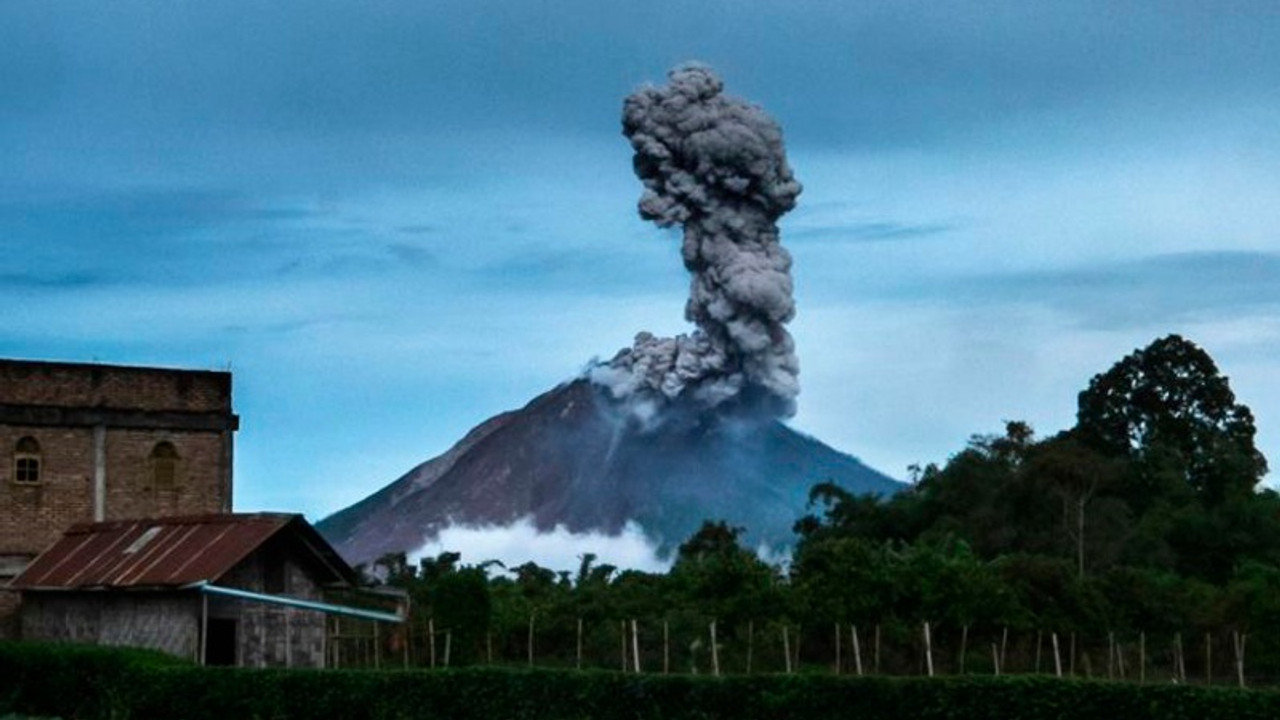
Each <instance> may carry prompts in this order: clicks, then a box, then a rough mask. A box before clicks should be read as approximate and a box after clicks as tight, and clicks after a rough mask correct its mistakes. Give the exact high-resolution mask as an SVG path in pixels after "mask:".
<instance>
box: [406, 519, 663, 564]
mask: <svg viewBox="0 0 1280 720" xmlns="http://www.w3.org/2000/svg"><path fill="white" fill-rule="evenodd" d="M446 551H449V552H457V553H461V555H462V561H463V562H465V563H466V564H468V565H478V564H480V563H482V562H485V561H486V560H498V561H501V562H502V564H503V565H505V566H506V567H508V568H514V567H516V566H519V565H523V564H524V563H527V562H530V561H532V562H535V563H537V564H538V565H541V566H542V567H545V568H550V569H551V570H557V571H565V572H576V571H577V569H578V566H579V564H580V563H581V562H582V555H584V554H586V553H594V554H595V555H596V557H597V560H596V564H597V565H614V566H616V567H618V568H622V569H634V570H643V571H645V572H659V573H660V572H666V571H667V570H669V569H670V568H671V561H670V560H663V559H662V558H661V557H659V556H658V548H657V546H656V545H655V544H653V543H652V542H650V541H649V540H648V538H646V537H645V534H644V530H643V529H642V528H641V527H640V526H639V525H637V524H635V523H634V522H628V523H627V524H626V526H624V527H623V529H622V532H621V533H619V534H617V535H606V534H605V533H601V532H587V533H571V532H569V530H568V529H566V528H565V527H564V526H563V525H558V526H556V528H555V529H554V530H552V531H550V532H539V530H538V529H537V528H536V527H535V526H534V524H533V519H532V518H528V517H526V518H522V519H520V520H517V521H516V522H514V523H512V524H511V525H505V526H497V525H483V526H478V525H452V526H450V527H447V528H445V529H443V530H441V531H440V533H439V534H438V535H437V536H436V537H435V538H433V539H432V540H430V541H429V542H428V543H427V544H425V545H423V546H422V547H420V548H418V549H417V550H415V551H414V552H412V553H409V560H410V562H412V563H415V564H416V563H417V562H418V560H419V559H421V558H424V557H432V558H433V557H436V556H437V555H439V554H440V553H442V552H446Z"/></svg>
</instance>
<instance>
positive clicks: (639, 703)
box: [0, 643, 1280, 720]
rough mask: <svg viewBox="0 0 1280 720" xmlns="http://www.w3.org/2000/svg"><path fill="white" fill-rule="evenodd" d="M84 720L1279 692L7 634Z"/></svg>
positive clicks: (712, 710) (590, 715)
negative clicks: (310, 663) (626, 671)
mask: <svg viewBox="0 0 1280 720" xmlns="http://www.w3.org/2000/svg"><path fill="white" fill-rule="evenodd" d="M8 712H15V713H23V714H30V715H42V716H60V717H63V718H68V719H72V718H79V719H83V720H98V719H102V720H106V719H108V718H110V719H112V720H126V719H129V718H137V719H143V718H145V719H146V720H166V719H169V718H173V719H175V720H177V719H183V720H204V719H205V718H209V719H210V720H212V719H214V718H217V719H218V720H223V719H224V718H228V717H235V718H245V719H246V720H248V719H255V718H256V719H258V720H268V719H270V720H276V719H284V718H290V719H293V718H297V719H304V718H306V719H310V718H316V719H320V718H323V719H325V720H330V719H333V718H343V719H348V720H362V719H366V718H367V719H368V720H393V719H394V720H402V719H408V718H431V719H436V718H439V719H446V718H447V719H450V720H465V719H467V718H475V719H476V720H494V719H495V718H502V719H504V720H541V719H543V718H545V719H547V720H578V719H581V720H615V719H616V720H640V719H647V718H652V719H653V720H684V719H689V720H694V719H702V718H732V719H733V720H755V719H761V720H763V719H764V718H769V719H774V718H779V719H789V718H795V719H796V720H801V719H803V720H825V719H826V718H857V719H858V720H903V719H904V718H922V719H928V718H948V719H949V720H969V719H972V720H1006V719H1007V720H1013V719H1015V718H1017V719H1023V718H1026V719H1033V718H1034V719H1035V720H1052V719H1053V718H1062V719H1063V720H1067V719H1071V720H1094V719H1097V720H1103V719H1104V718H1105V719H1106V720H1110V719H1111V718H1116V717H1123V718H1126V720H1141V719H1143V718H1150V719H1151V720H1180V719H1182V718H1185V719H1187V720H1192V719H1194V720H1205V719H1212V718H1223V719H1224V720H1225V719H1226V718H1231V719H1232V720H1235V719H1237V718H1240V719H1245V720H1247V719H1249V718H1257V719H1258V720H1263V719H1264V718H1265V719H1267V720H1270V719H1272V718H1276V717H1280V693H1277V692H1275V691H1255V690H1249V691H1242V690H1237V689H1230V688H1200V687H1190V686H1175V685H1134V684H1130V683H1107V682H1103V681H1084V680H1062V679H1057V678H1051V677H1043V676H1007V677H1002V678H992V677H972V676H970V677H945V678H932V679H929V678H887V677H868V678H855V677H844V676H840V677H837V676H832V675H757V676H749V677H747V676H738V677H725V678H714V677H708V676H684V675H681V676H663V675H623V674H621V673H610V672H573V671H556V670H512V669H496V668H467V669H456V670H434V671H426V670H410V671H403V670H400V671H370V670H251V669H236V668H201V667H198V666H194V665H190V664H186V663H183V662H181V661H175V660H170V659H168V658H165V657H164V656H161V655H156V654H154V653H147V652H138V651H121V650H111V649H104V648H87V647H76V646H51V645H31V644H22V643H12V644H0V714H4V713H8Z"/></svg>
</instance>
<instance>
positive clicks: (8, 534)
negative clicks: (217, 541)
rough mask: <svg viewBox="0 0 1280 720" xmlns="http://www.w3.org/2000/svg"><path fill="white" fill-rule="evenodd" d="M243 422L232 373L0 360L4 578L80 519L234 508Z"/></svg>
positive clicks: (0, 577) (2, 595)
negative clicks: (236, 439) (236, 448)
mask: <svg viewBox="0 0 1280 720" xmlns="http://www.w3.org/2000/svg"><path fill="white" fill-rule="evenodd" d="M238 423H239V419H238V418H237V417H236V415H235V414H234V413H233V412H232V409H231V374H230V373H226V372H208V371H193V370H169V369H159V368H143V367H121V366H113V365H97V364H81V363H60V362H40V361H28V360H0V457H3V461H0V585H3V584H5V583H7V582H8V581H9V580H10V579H11V578H13V577H14V576H16V575H18V574H19V573H20V572H21V571H22V570H23V568H25V567H26V565H27V564H28V563H29V562H30V561H31V559H32V558H34V557H35V556H36V555H37V554H39V553H40V552H41V551H43V550H45V549H46V548H48V547H49V546H51V545H53V543H54V542H55V541H56V540H57V539H58V538H59V537H61V536H62V533H63V532H64V531H66V530H67V529H68V528H69V527H71V526H72V525H73V524H75V523H81V522H101V521H109V520H118V519H129V518H142V517H165V516H174V515H190V514H204V513H227V512H230V511H231V466H232V451H233V435H234V432H235V430H236V428H237V426H238ZM16 601H17V599H16V596H14V595H13V594H12V593H8V592H0V636H3V635H6V634H11V633H12V630H13V628H12V624H11V620H12V615H13V610H14V607H15V605H16Z"/></svg>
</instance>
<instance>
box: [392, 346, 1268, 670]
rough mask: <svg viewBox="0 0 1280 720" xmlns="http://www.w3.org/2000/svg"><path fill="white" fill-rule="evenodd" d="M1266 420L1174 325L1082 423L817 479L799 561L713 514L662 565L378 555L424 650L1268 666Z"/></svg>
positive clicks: (1017, 431) (869, 666)
mask: <svg viewBox="0 0 1280 720" xmlns="http://www.w3.org/2000/svg"><path fill="white" fill-rule="evenodd" d="M1254 435H1255V426H1254V419H1253V415H1252V413H1251V412H1250V410H1249V408H1248V407H1246V406H1245V405H1243V404H1241V403H1239V402H1237V400H1236V398H1235V396H1234V394H1233V393H1232V391H1231V388H1230V385H1229V383H1228V380H1227V378H1226V377H1224V376H1222V375H1221V374H1220V372H1219V371H1218V368H1217V367H1216V366H1215V364H1214V362H1213V360H1212V358H1210V357H1209V355H1208V354H1207V353H1206V352H1205V351H1204V350H1202V349H1201V348H1199V347H1198V346H1196V345H1195V344H1194V343H1192V342H1190V341H1188V340H1186V339H1184V338H1182V337H1179V336H1177V335H1170V336H1168V337H1164V338H1161V339H1158V340H1156V341H1154V342H1153V343H1151V344H1150V345H1149V346H1147V347H1145V348H1142V349H1139V350H1136V351H1134V352H1133V353H1132V354H1130V355H1128V356H1127V357H1124V358H1123V359H1121V360H1120V361H1119V362H1117V363H1116V364H1115V365H1114V366H1113V367H1111V368H1110V369H1108V370H1106V371H1105V372H1102V373H1100V374H1098V375H1097V376H1095V377H1094V378H1093V379H1092V381H1091V382H1090V383H1089V385H1088V387H1087V388H1085V389H1084V390H1083V391H1081V392H1080V394H1079V400H1078V413H1077V417H1076V424H1075V426H1074V427H1072V428H1070V429H1067V430H1064V431H1062V432H1059V433H1057V434H1055V435H1051V436H1046V437H1037V436H1036V434H1035V432H1034V430H1033V429H1032V428H1031V427H1030V426H1029V425H1027V424H1026V423H1024V422H1018V421H1011V422H1007V423H1006V425H1005V428H1004V431H1003V433H999V434H993V435H976V436H974V437H972V438H971V439H970V440H969V442H968V444H967V446H966V447H965V448H964V449H962V450H961V451H959V452H958V453H956V454H955V455H954V456H953V457H951V458H950V459H949V460H948V461H947V462H946V463H945V464H942V465H935V464H930V465H927V466H924V467H913V468H912V475H913V477H912V484H911V486H910V487H909V488H908V489H906V490H904V491H903V492H900V493H899V494H897V495H895V496H893V497H891V498H888V499H877V498H873V497H856V496H853V495H851V494H849V493H847V492H846V491H844V490H843V489H841V488H840V487H837V486H835V485H832V484H829V483H824V482H822V479H821V478H815V483H816V484H815V486H814V488H813V490H812V493H811V500H812V502H811V508H812V512H811V514H810V515H808V516H806V517H804V518H802V519H800V520H799V521H798V522H797V523H796V527H795V530H796V534H797V539H796V543H795V549H794V554H793V556H792V558H791V561H790V562H789V563H788V564H786V565H785V566H772V565H769V564H767V563H765V562H764V561H762V560H761V559H759V558H758V557H757V556H756V554H755V553H754V552H753V551H751V550H750V549H749V548H745V547H742V546H741V545H740V544H739V542H738V541H739V537H740V535H741V533H742V529H741V528H735V527H730V526H728V525H726V524H724V523H721V522H716V521H714V520H709V521H708V522H707V523H705V524H704V525H703V527H702V529H701V530H700V531H699V532H698V533H696V534H695V535H694V536H693V537H691V538H689V539H688V540H687V541H686V542H684V543H683V544H682V545H681V546H680V548H679V550H678V554H677V556H676V558H675V562H674V565H673V566H672V568H671V570H670V571H669V572H667V573H665V574H651V573H642V572H637V571H630V570H627V571H619V570H618V569H617V568H615V567H612V566H609V565H603V564H597V563H596V558H595V556H593V555H591V554H584V555H583V556H582V562H581V567H580V568H579V570H578V571H577V572H576V573H556V572H553V571H551V570H548V569H546V568H542V567H539V566H537V565H535V564H533V563H527V564H525V565H521V566H519V567H515V568H495V567H494V563H492V562H490V563H480V564H476V565H464V564H462V563H461V557H460V555H458V554H457V553H444V554H442V555H440V556H438V557H435V558H428V559H424V560H423V561H421V562H420V563H418V564H417V565H413V564H409V563H407V562H406V560H405V558H404V556H402V555H401V556H387V557H384V558H382V559H381V560H380V561H379V562H378V563H377V564H376V567H375V568H372V569H371V570H372V571H374V572H375V573H376V574H377V575H379V576H380V577H381V578H383V579H384V580H385V581H386V582H388V583H390V584H392V585H398V586H401V587H403V588H405V589H407V590H408V591H409V595H410V597H411V598H412V601H413V603H414V613H413V620H412V622H411V624H410V632H409V633H408V634H407V635H404V636H403V637H400V638H399V639H398V640H397V641H396V643H397V644H396V647H397V648H398V649H399V651H400V653H401V654H403V656H404V657H405V658H406V659H409V658H412V659H411V662H413V663H414V664H438V663H449V664H454V665H458V664H471V663H477V662H485V661H489V662H505V663H517V662H521V663H523V662H528V663H536V664H540V665H559V666H570V667H571V666H574V665H575V664H577V665H586V666H592V667H601V666H603V667H614V668H621V669H631V670H636V669H637V667H638V668H639V669H642V670H646V671H649V670H654V671H661V670H670V671H673V672H674V671H679V672H718V671H720V670H721V667H722V666H723V670H724V672H744V671H745V672H757V671H766V672H776V671H788V670H797V669H801V668H814V667H821V668H825V669H827V670H828V671H830V670H831V669H835V670H838V671H843V672H863V671H865V672H894V673H924V672H926V671H927V670H932V669H933V668H934V666H935V664H936V667H937V671H938V672H949V673H950V672H984V673H990V672H995V671H998V670H999V669H1000V668H1001V667H1003V668H1004V670H1005V671H1006V672H1034V671H1041V672H1059V671H1060V672H1062V673H1063V674H1066V673H1071V674H1087V675H1093V676H1104V677H1106V676H1111V677H1115V676H1117V675H1124V674H1125V673H1126V672H1127V673H1128V675H1129V676H1130V677H1134V678H1137V677H1139V676H1143V677H1145V676H1146V673H1147V672H1148V669H1150V672H1151V673H1152V674H1153V676H1154V675H1161V676H1164V677H1166V678H1172V679H1176V680H1180V681H1186V680H1191V681H1200V682H1203V681H1214V678H1215V675H1216V676H1217V679H1218V680H1221V681H1225V680H1227V679H1228V676H1230V678H1231V679H1232V680H1234V678H1235V677H1236V674H1237V673H1240V674H1243V667H1242V666H1243V662H1244V659H1245V657H1246V656H1247V657H1248V658H1249V664H1250V669H1249V672H1250V674H1251V675H1253V676H1255V677H1265V678H1269V679H1276V678H1280V496H1278V495H1277V494H1276V493H1275V492H1273V491H1272V490H1269V489H1260V488H1259V482H1260V480H1261V479H1262V477H1263V476H1264V475H1265V474H1266V472H1267V464H1266V459H1265V458H1264V457H1263V456H1262V454H1261V453H1260V452H1259V451H1258V450H1257V448H1256V447H1255V445H1254ZM584 550H587V548H584ZM495 570H504V572H495ZM926 624H927V625H926ZM1051 644H1052V647H1053V648H1054V649H1053V650H1051ZM446 645H447V647H446ZM446 654H447V655H448V657H447V659H446V657H445V655H446ZM926 665H927V667H926Z"/></svg>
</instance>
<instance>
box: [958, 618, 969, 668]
mask: <svg viewBox="0 0 1280 720" xmlns="http://www.w3.org/2000/svg"><path fill="white" fill-rule="evenodd" d="M968 651H969V625H968V624H965V625H964V627H962V628H961V629H960V674H961V675H963V674H964V656H965V653H967V652H968Z"/></svg>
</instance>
